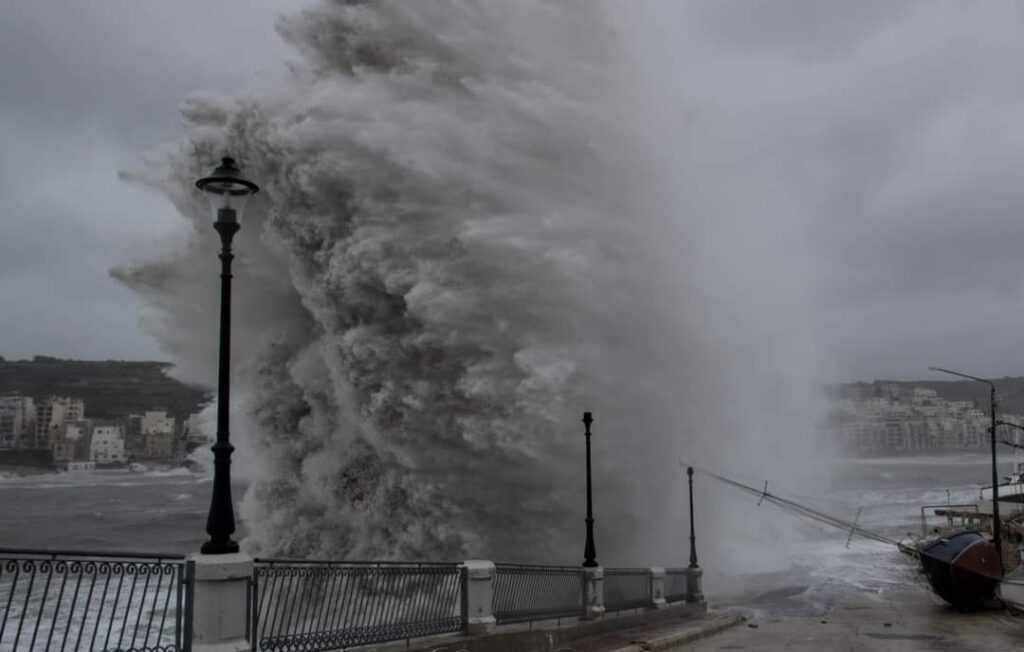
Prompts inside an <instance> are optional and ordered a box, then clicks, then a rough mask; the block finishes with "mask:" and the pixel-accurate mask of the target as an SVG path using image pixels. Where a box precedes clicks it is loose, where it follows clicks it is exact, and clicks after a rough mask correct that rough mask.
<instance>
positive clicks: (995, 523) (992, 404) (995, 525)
mask: <svg viewBox="0 0 1024 652" xmlns="http://www.w3.org/2000/svg"><path fill="white" fill-rule="evenodd" d="M928 368H929V369H930V370H932V371H938V372H941V373H944V374H949V375H950V376H959V377H960V378H966V379H968V380H974V381H977V382H979V383H985V384H986V385H988V386H989V411H990V414H989V418H990V419H991V420H992V422H991V423H992V425H991V426H989V432H990V433H991V435H992V542H993V543H994V544H995V548H996V559H997V560H998V562H999V568H1000V569H1002V568H1003V538H1002V532H1001V530H1002V520H1001V519H1000V518H999V475H998V473H997V470H996V448H997V446H996V444H997V443H998V441H997V440H996V428H997V427H998V425H999V417H998V416H997V415H996V410H997V409H998V405H999V400H998V398H997V397H996V384H995V383H994V382H992V381H991V380H989V379H987V378H978V377H977V376H972V375H970V374H965V373H961V372H959V371H953V370H952V369H944V368H942V367H928Z"/></svg>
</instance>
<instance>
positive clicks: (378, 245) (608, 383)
mask: <svg viewBox="0 0 1024 652" xmlns="http://www.w3.org/2000/svg"><path fill="white" fill-rule="evenodd" d="M616 11H621V6H620V7H619V9H616V8H615V7H603V6H601V5H599V4H598V3H592V2H583V1H576V2H557V3H556V2H536V3H501V2H465V1H464V2H455V1H451V2H440V1H439V2H434V1H424V2H415V3H412V2H389V1H381V2H372V3H371V2H357V1H356V2H354V1H344V2H343V1H341V0H336V1H332V2H326V1H325V2H321V3H320V4H317V5H315V6H313V7H311V8H309V9H307V10H304V11H302V12H299V13H296V14H294V15H289V16H286V17H282V18H280V19H279V24H278V30H279V33H280V34H281V36H282V37H283V38H284V39H285V40H286V41H287V42H289V43H290V44H291V45H292V46H294V48H295V49H296V51H297V52H298V53H299V54H300V56H301V59H300V61H298V62H297V63H295V64H294V65H293V70H292V75H291V77H290V78H289V79H288V80H287V82H285V83H283V84H282V85H280V86H277V87H275V88H273V89H266V90H263V91H259V92H254V93H252V94H250V95H248V96H246V97H244V98H222V97H211V96H193V97H190V98H189V99H188V100H187V101H186V102H185V103H184V105H183V107H182V112H183V115H184V118H185V125H186V134H187V138H186V142H185V143H184V144H183V145H182V146H181V148H180V149H179V150H178V151H176V152H175V153H174V154H173V155H171V156H169V157H168V158H167V159H166V160H161V161H156V162H154V163H153V164H152V167H151V169H150V170H148V171H147V172H145V173H140V174H138V175H135V176H136V178H138V179H142V180H143V181H146V182H148V183H150V184H153V185H156V186H158V187H159V188H160V189H161V190H163V191H164V192H165V193H166V194H167V195H168V196H169V197H170V198H171V199H172V200H173V201H174V202H175V203H176V204H177V205H178V207H179V210H180V212H181V213H182V215H184V216H186V218H187V219H189V220H190V221H191V222H192V224H193V226H194V231H193V232H192V233H191V235H190V237H189V238H188V239H187V242H185V243H184V244H182V245H181V246H180V247H178V248H176V249H175V250H174V251H172V252H168V253H167V255H166V256H165V257H164V258H163V259H161V260H153V261H146V262H144V263H141V264H138V265H136V266H134V267H132V268H130V269H122V270H119V271H118V272H117V275H118V276H119V278H121V279H122V280H123V281H124V282H126V283H128V284H129V285H130V286H132V287H134V288H136V289H137V290H138V291H139V292H140V293H141V294H143V296H144V297H145V298H146V300H147V301H148V302H149V303H150V304H151V305H152V306H153V307H154V308H155V309H156V312H157V313H158V314H159V315H161V317H160V319H159V320H157V321H156V322H154V323H152V324H151V327H152V328H153V330H154V331H155V333H156V335H157V336H158V337H159V338H160V339H161V341H162V343H163V344H164V346H165V347H166V348H167V350H168V351H169V352H171V353H172V354H173V356H174V358H175V360H176V361H177V362H178V365H179V373H180V374H181V375H183V376H184V377H186V378H190V379H200V378H202V379H209V378H213V377H214V373H213V368H212V365H213V361H214V360H215V359H216V355H215V350H214V349H213V347H214V346H215V344H216V336H215V332H214V331H213V329H214V328H215V327H216V317H215V316H216V306H217V297H216V291H217V286H216V283H215V282H214V280H213V279H214V273H215V272H214V270H215V266H216V261H215V257H214V256H215V248H216V244H217V243H216V238H215V237H214V236H213V235H211V232H210V227H209V224H208V223H207V221H206V220H207V212H206V211H205V210H204V208H203V207H202V205H201V202H202V198H201V197H198V196H197V193H195V192H194V191H193V190H192V188H191V184H192V181H193V180H194V179H195V178H197V177H199V176H202V175H203V174H205V173H206V171H207V170H208V169H209V168H210V167H211V166H212V164H214V163H215V162H216V161H217V160H218V158H219V157H220V156H221V155H222V154H224V153H230V154H231V155H232V156H234V157H235V158H236V159H237V160H238V161H239V162H240V163H241V164H242V165H243V167H244V170H245V172H246V174H247V176H249V177H250V178H253V179H254V180H256V181H257V182H258V183H260V184H261V186H262V191H261V193H260V194H259V195H258V196H257V198H256V199H255V200H254V201H253V202H251V203H250V206H249V207H248V208H247V210H246V214H245V216H244V220H243V228H242V230H241V232H240V234H239V236H238V237H237V238H236V247H235V248H236V253H237V255H238V258H237V259H236V267H235V285H234V292H235V297H236V299H235V316H234V324H233V329H234V338H235V339H234V347H235V369H234V376H235V381H234V382H235V385H234V391H235V393H236V396H237V398H238V402H237V405H235V406H234V408H235V414H234V417H233V424H234V425H233V433H232V437H233V439H235V440H237V441H240V442H241V443H240V444H238V445H239V448H240V449H241V450H240V453H241V454H243V455H244V453H243V451H246V452H248V453H249V454H251V455H252V458H253V463H254V464H255V466H256V471H255V472H254V473H253V474H252V476H253V477H252V482H251V485H250V487H249V490H248V492H247V494H246V496H245V498H244V500H243V504H242V518H243V520H244V521H245V523H246V526H247V529H248V532H249V535H248V539H247V540H246V542H245V545H246V546H247V547H248V548H249V549H250V550H251V551H253V552H256V553H258V554H261V555H268V554H288V555H310V556H320V557H327V556H329V557H334V558H337V557H347V558H371V557H377V558H426V559H459V558H468V557H484V558H494V559H499V560H509V561H515V560H519V561H535V562H568V563H573V562H577V561H578V559H577V557H578V556H579V555H580V554H581V553H582V540H583V539H582V533H583V524H582V505H583V495H582V488H583V487H582V485H583V480H582V477H583V465H582V461H583V459H582V452H583V437H582V424H580V423H579V420H580V416H581V414H582V412H583V411H584V410H592V411H593V412H594V413H595V418H596V423H595V426H594V432H595V436H594V446H595V450H594V452H595V476H596V484H597V489H596V491H597V493H596V497H595V503H596V516H597V530H598V558H599V559H601V560H602V561H603V562H604V563H605V564H608V565H614V564H632V563H672V562H679V561H683V560H684V559H685V555H686V551H685V547H684V546H683V545H681V544H682V542H683V541H684V540H685V539H684V532H685V517H684V515H685V505H684V504H683V502H682V501H681V500H679V498H681V497H682V496H683V494H682V490H683V487H684V481H685V476H684V475H683V474H682V473H681V472H680V469H679V468H678V465H677V459H678V458H680V457H683V458H686V459H687V460H688V461H689V460H697V459H700V460H708V461H709V463H710V464H711V465H712V466H717V467H718V468H725V467H726V466H727V461H728V460H731V459H733V458H734V454H735V453H737V452H739V453H740V454H741V456H742V457H743V458H744V459H748V460H760V461H761V462H763V461H764V460H765V459H767V458H768V457H771V456H772V455H774V456H776V457H785V450H786V448H785V447H784V446H780V445H778V440H777V439H774V438H773V437H772V435H773V434H774V433H775V432H780V431H783V430H785V429H786V427H788V426H789V425H792V424H791V423H790V422H788V421H787V419H788V418H789V416H791V415H787V414H783V413H772V414H770V415H767V416H766V414H765V413H764V412H762V411H758V410H757V409H753V410H751V409H746V408H741V407H738V406H742V405H745V404H747V400H748V399H757V400H760V399H761V398H763V397H762V395H761V394H760V389H759V386H757V387H755V386H754V385H751V384H750V383H747V382H746V381H745V380H744V379H746V378H749V377H756V370H751V369H749V368H746V369H744V368H743V367H742V366H741V365H740V360H741V359H742V358H743V357H744V356H745V355H746V353H747V352H749V350H751V349H752V347H754V342H755V341H754V340H751V339H748V340H747V341H740V340H741V338H742V328H737V327H736V326H735V324H733V323H732V321H731V319H732V318H733V317H735V316H736V313H735V310H736V306H735V305H730V307H729V309H728V310H725V309H723V308H722V305H723V304H722V303H721V301H720V299H718V298H716V297H715V296H714V293H713V289H714V284H715V277H716V273H717V272H718V271H722V270H724V263H719V262H716V261H715V260H711V259H709V256H708V254H707V251H706V249H705V248H706V247H707V246H708V244H709V241H710V240H713V239H714V238H715V237H719V236H717V235H716V234H715V232H714V226H713V225H709V224H708V223H701V222H700V221H699V220H696V219H694V220H690V219H688V212H689V211H690V210H691V209H690V207H689V206H688V202H687V200H686V199H687V198H686V197H682V196H680V187H681V183H680V181H679V177H680V176H685V173H686V171H685V170H682V169H679V168H677V167H676V166H675V163H677V162H678V161H679V157H678V155H676V154H673V153H672V150H673V149H674V148H675V147H679V146H682V144H681V143H680V140H679V138H678V136H679V134H680V133H681V132H682V131H685V129H686V124H685V123H686V119H685V116H684V115H683V114H682V113H680V114H672V113H671V112H670V113H669V114H666V113H665V112H663V111H657V110H654V108H653V105H654V104H655V103H656V99H655V98H656V96H657V95H658V91H657V89H656V88H654V87H652V86H651V79H650V76H649V75H645V74H642V73H641V72H640V71H639V69H638V67H637V66H636V57H637V56H638V55H637V50H636V49H631V48H630V47H629V44H628V43H626V42H625V41H627V40H628V37H626V36H624V35H623V33H622V32H621V31H620V30H618V29H617V28H616V25H615V20H614V18H615V12H616ZM716 265H721V267H716ZM767 273H768V272H766V274H767ZM726 334H727V335H726ZM744 347H746V348H744ZM738 370H739V371H738ZM755 385H756V383H755ZM755 414H756V418H754V415H755ZM804 418H805V419H806V417H804ZM766 456H767V457H766ZM708 517H709V518H711V515H710V513H709V514H708ZM640 532H642V533H643V536H638V533H640ZM707 553H708V554H709V555H713V554H714V552H713V551H712V550H708V551H707Z"/></svg>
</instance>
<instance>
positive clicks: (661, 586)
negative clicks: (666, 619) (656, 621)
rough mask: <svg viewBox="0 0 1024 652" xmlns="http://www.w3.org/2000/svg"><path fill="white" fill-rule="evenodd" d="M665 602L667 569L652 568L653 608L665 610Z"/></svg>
mask: <svg viewBox="0 0 1024 652" xmlns="http://www.w3.org/2000/svg"><path fill="white" fill-rule="evenodd" d="M667 606H668V602H666V601H665V569H664V568H661V567H660V566H655V567H653V568H651V608H653V609H664V608H665V607H667Z"/></svg>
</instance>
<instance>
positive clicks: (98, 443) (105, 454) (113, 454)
mask: <svg viewBox="0 0 1024 652" xmlns="http://www.w3.org/2000/svg"><path fill="white" fill-rule="evenodd" d="M89 459H90V460H92V461H93V462H96V463H97V464H111V463H114V462H124V461H125V455H124V435H123V434H122V432H121V427H120V426H96V427H94V428H93V429H92V442H91V443H90V445H89Z"/></svg>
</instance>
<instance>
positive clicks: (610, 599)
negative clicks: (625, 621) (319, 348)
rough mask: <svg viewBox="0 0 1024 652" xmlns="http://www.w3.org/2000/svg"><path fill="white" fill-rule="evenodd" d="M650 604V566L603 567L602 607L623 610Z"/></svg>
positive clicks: (610, 609)
mask: <svg viewBox="0 0 1024 652" xmlns="http://www.w3.org/2000/svg"><path fill="white" fill-rule="evenodd" d="M649 606H651V569H650V568H606V569H604V608H605V609H606V610H607V611H623V610H625V609H639V608H641V607H649Z"/></svg>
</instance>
